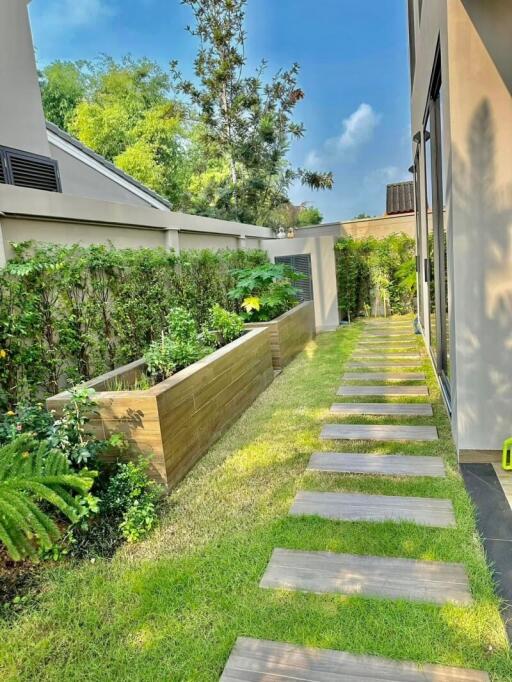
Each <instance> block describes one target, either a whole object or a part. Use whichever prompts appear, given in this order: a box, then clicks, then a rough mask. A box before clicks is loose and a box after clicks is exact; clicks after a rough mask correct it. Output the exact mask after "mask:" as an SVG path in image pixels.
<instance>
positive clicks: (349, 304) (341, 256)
mask: <svg viewBox="0 0 512 682" xmlns="http://www.w3.org/2000/svg"><path fill="white" fill-rule="evenodd" d="M335 253H336V273H337V281H338V305H339V308H340V315H341V319H342V320H348V321H350V320H351V319H353V318H355V317H358V316H360V315H369V314H370V312H371V310H372V307H373V306H374V305H375V304H377V305H378V306H379V308H381V309H382V311H383V312H385V314H387V315H395V314H404V313H410V312H413V311H414V309H415V301H416V261H415V257H414V256H415V243H414V239H412V238H411V237H408V236H407V235H405V234H392V235H389V236H387V237H384V238H382V239H377V238H376V237H366V238H365V239H353V238H352V237H344V238H343V239H338V241H337V242H336V250H335Z"/></svg>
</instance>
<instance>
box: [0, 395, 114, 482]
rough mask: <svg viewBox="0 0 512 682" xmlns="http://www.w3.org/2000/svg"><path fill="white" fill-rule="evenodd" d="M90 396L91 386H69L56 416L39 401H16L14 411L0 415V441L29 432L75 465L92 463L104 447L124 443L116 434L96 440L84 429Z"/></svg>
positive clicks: (91, 405) (90, 407)
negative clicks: (16, 404)
mask: <svg viewBox="0 0 512 682" xmlns="http://www.w3.org/2000/svg"><path fill="white" fill-rule="evenodd" d="M93 396H94V391H93V390H92V389H87V388H78V387H77V388H72V389H71V390H70V400H69V402H68V403H67V404H66V405H65V406H64V409H63V412H62V415H60V416H59V417H58V418H57V417H55V415H53V414H52V413H50V412H48V411H47V410H45V408H44V405H43V404H42V403H36V404H33V405H31V404H21V405H18V406H17V408H16V411H14V410H9V411H8V412H6V413H5V414H4V415H3V417H2V418H1V419H0V445H3V444H7V443H10V442H12V441H13V440H15V439H16V438H17V437H18V436H20V435H28V436H30V437H31V438H34V439H36V440H37V441H39V442H42V441H44V442H46V443H47V444H48V447H50V448H52V449H54V450H57V451H60V452H61V453H62V454H63V455H64V457H65V458H66V460H67V461H68V462H69V463H70V464H71V466H73V467H74V468H76V469H79V468H81V467H82V466H84V465H85V464H90V463H95V461H96V459H97V457H98V455H99V454H100V453H101V452H102V451H103V450H105V449H106V448H112V447H118V448H119V447H123V443H122V442H121V441H120V440H119V436H117V435H112V436H111V437H110V438H109V439H108V440H105V441H101V440H97V439H96V438H94V437H93V435H92V433H90V432H89V431H88V430H87V424H88V423H89V421H90V418H91V415H92V414H93V413H94V410H95V406H96V403H95V402H94V399H93Z"/></svg>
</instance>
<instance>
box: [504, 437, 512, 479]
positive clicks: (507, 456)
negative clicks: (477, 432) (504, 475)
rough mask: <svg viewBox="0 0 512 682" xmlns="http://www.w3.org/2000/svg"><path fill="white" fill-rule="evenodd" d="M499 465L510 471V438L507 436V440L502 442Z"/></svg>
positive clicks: (511, 445)
mask: <svg viewBox="0 0 512 682" xmlns="http://www.w3.org/2000/svg"><path fill="white" fill-rule="evenodd" d="M501 466H502V467H503V468H504V469H505V471H512V438H507V440H506V441H504V442H503V458H502V460H501Z"/></svg>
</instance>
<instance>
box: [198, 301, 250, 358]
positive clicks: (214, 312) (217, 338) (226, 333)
mask: <svg viewBox="0 0 512 682" xmlns="http://www.w3.org/2000/svg"><path fill="white" fill-rule="evenodd" d="M204 333H205V335H207V336H208V335H209V338H211V339H212V340H213V343H214V344H215V345H216V346H217V347H219V348H220V347H221V346H224V345H226V344H227V343H231V341H234V340H235V339H238V338H239V337H240V336H242V334H243V333H244V321H243V319H242V318H241V317H240V315H237V314H236V313H230V312H229V311H228V310H225V309H224V308H222V307H221V306H220V305H219V304H218V303H216V304H215V305H214V306H213V307H212V308H211V310H210V317H209V319H208V327H207V329H206V330H205V332H204Z"/></svg>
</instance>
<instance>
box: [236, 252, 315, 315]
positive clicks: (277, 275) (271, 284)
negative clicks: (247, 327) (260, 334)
mask: <svg viewBox="0 0 512 682" xmlns="http://www.w3.org/2000/svg"><path fill="white" fill-rule="evenodd" d="M233 276H234V278H235V281H236V283H235V286H234V287H233V288H232V289H231V290H230V292H229V297H230V298H231V299H232V300H234V301H236V302H237V303H238V305H239V306H240V308H241V309H242V311H243V312H242V316H243V318H244V319H245V320H247V321H248V322H265V321H267V320H273V319H274V318H276V317H279V315H282V314H283V313H285V312H286V311H287V310H290V309H291V308H293V306H294V305H296V304H297V303H298V300H299V299H298V293H299V292H298V289H297V288H296V287H294V286H293V283H294V282H297V281H298V280H300V279H302V277H303V275H300V274H298V273H296V272H295V271H294V270H292V268H290V267H289V266H287V265H282V264H275V263H264V264H263V265H259V266H258V267H254V268H243V269H237V270H234V271H233Z"/></svg>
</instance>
